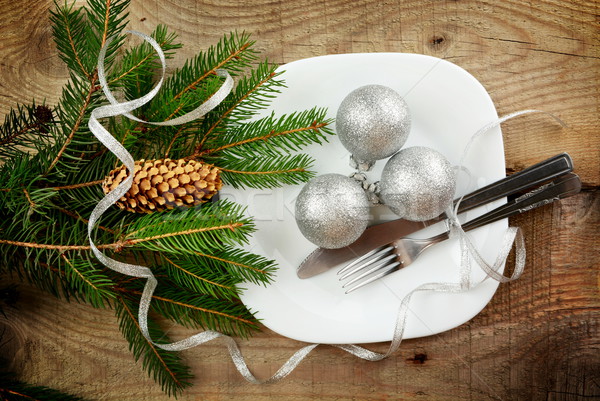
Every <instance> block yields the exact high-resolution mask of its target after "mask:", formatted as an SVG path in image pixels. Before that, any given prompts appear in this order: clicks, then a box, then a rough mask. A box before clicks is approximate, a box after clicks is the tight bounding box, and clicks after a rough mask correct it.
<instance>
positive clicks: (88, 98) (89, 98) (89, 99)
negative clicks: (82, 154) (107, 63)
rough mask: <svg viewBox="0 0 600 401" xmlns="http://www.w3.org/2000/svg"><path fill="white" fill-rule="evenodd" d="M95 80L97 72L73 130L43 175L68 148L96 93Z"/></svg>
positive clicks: (91, 81)
mask: <svg viewBox="0 0 600 401" xmlns="http://www.w3.org/2000/svg"><path fill="white" fill-rule="evenodd" d="M97 79H98V72H94V74H93V76H92V78H91V79H90V83H91V85H90V89H89V91H88V93H87V96H86V98H85V101H84V102H83V105H82V106H81V109H80V110H79V115H78V116H77V120H76V121H75V124H74V125H73V128H71V132H70V133H69V136H68V137H67V139H66V141H65V143H64V144H63V146H62V147H61V148H60V150H59V151H58V154H57V155H56V157H55V158H54V160H53V161H52V163H50V167H48V170H47V171H46V173H45V174H44V175H48V173H49V172H50V170H52V169H53V168H54V166H55V165H56V163H58V161H59V160H60V158H61V157H62V155H63V153H64V152H65V150H67V146H69V144H70V143H71V140H72V139H73V137H74V136H75V133H76V132H77V130H78V129H79V126H80V125H81V122H82V121H83V117H84V116H85V112H86V110H87V108H88V106H89V105H90V102H91V100H92V94H93V93H94V92H95V91H96V85H95V84H94V83H95V82H96V80H97Z"/></svg>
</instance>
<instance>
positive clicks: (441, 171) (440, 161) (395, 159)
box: [379, 146, 456, 221]
mask: <svg viewBox="0 0 600 401" xmlns="http://www.w3.org/2000/svg"><path fill="white" fill-rule="evenodd" d="M455 185H456V177H455V174H454V171H453V169H452V166H451V165H450V163H449V162H448V160H446V158H445V157H444V156H443V155H442V154H441V153H439V152H437V151H435V150H433V149H430V148H427V147H423V146H415V147H410V148H405V149H402V150H401V151H400V152H398V153H396V154H395V155H394V156H392V157H391V158H390V160H388V162H387V164H386V165H385V167H384V168H383V172H382V174H381V181H380V182H379V187H380V192H379V196H380V198H381V201H382V202H383V203H384V204H385V205H387V206H388V207H389V208H390V209H391V210H392V211H393V212H394V213H396V214H397V215H399V216H400V217H402V218H404V219H407V220H413V221H424V220H429V219H432V218H434V217H437V216H439V215H440V214H442V213H443V212H444V211H445V210H446V208H447V207H448V206H449V205H450V203H451V202H452V199H453V198H454V189H455Z"/></svg>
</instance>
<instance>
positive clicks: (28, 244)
mask: <svg viewBox="0 0 600 401" xmlns="http://www.w3.org/2000/svg"><path fill="white" fill-rule="evenodd" d="M241 226H243V223H234V224H225V225H222V226H216V227H206V228H196V229H191V230H185V231H177V232H173V233H167V234H160V235H155V236H152V237H146V238H136V239H129V240H126V241H117V242H113V243H111V244H100V245H96V248H98V249H114V250H116V251H118V250H120V249H123V248H125V247H127V246H131V245H136V244H139V243H142V242H148V241H155V240H157V239H163V238H169V237H175V236H178V235H189V234H195V233H199V232H205V231H213V230H222V229H230V230H232V231H233V230H235V229H236V228H237V227H241ZM0 244H6V245H14V246H22V247H25V248H36V249H48V250H50V249H52V250H57V251H87V250H90V249H91V246H90V245H54V244H38V243H36V242H21V241H11V240H7V239H0Z"/></svg>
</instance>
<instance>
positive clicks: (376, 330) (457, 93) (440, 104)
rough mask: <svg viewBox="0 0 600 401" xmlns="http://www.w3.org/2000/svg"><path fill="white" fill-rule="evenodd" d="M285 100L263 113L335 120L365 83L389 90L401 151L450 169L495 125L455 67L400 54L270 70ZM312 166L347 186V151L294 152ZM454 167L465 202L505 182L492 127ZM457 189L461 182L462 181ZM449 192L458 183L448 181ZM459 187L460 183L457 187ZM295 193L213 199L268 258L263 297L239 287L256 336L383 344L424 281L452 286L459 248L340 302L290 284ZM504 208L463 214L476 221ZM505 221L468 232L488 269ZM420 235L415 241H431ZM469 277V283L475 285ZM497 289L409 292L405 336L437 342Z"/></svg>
mask: <svg viewBox="0 0 600 401" xmlns="http://www.w3.org/2000/svg"><path fill="white" fill-rule="evenodd" d="M280 70H284V71H285V72H284V74H283V75H282V78H283V79H284V80H285V82H286V85H287V86H288V88H287V89H284V90H283V91H282V93H281V94H280V95H278V96H277V98H276V99H274V100H273V103H272V105H271V108H270V109H269V110H266V111H265V113H266V114H267V113H271V112H275V114H277V115H281V114H284V113H291V112H294V111H301V110H305V109H309V108H312V107H314V106H320V107H327V108H328V116H329V117H332V118H333V117H335V114H336V112H337V108H338V106H339V104H340V103H341V101H342V99H344V97H345V96H346V95H347V94H348V93H350V92H351V91H352V90H354V89H356V88H358V87H360V86H362V85H367V84H380V85H385V86H388V87H391V88H392V89H395V90H396V91H397V92H398V93H400V94H401V95H402V96H403V97H404V98H405V99H406V101H407V103H408V105H409V107H410V110H411V115H412V128H411V133H410V135H409V139H408V141H407V143H406V145H405V146H414V145H423V146H429V147H431V148H434V149H436V150H438V151H440V152H441V153H442V154H444V155H445V156H446V158H447V159H448V160H449V161H450V162H451V163H452V164H453V165H457V164H458V163H459V160H460V158H461V156H462V154H463V151H464V148H465V146H466V144H467V143H468V142H469V140H470V138H471V136H472V135H473V134H474V133H475V132H476V131H477V130H478V129H479V128H481V127H482V126H484V125H485V124H487V123H489V122H491V121H495V120H496V119H497V118H498V116H497V114H496V109H495V107H494V104H493V103H492V100H491V99H490V97H489V95H488V93H487V91H486V90H485V89H484V88H483V86H482V85H481V84H480V83H479V82H478V81H477V80H476V79H475V78H474V77H473V76H471V75H470V74H469V73H467V72H466V71H465V70H463V69H461V68H460V67H458V66H456V65H454V64H452V63H450V62H447V61H445V60H442V59H438V58H434V57H430V56H424V55H418V54H404V53H373V54H345V55H331V56H323V57H316V58H310V59H305V60H299V61H295V62H292V63H289V64H287V65H284V66H282V67H281V68H280ZM305 152H306V153H309V154H311V155H312V156H313V157H314V158H315V159H316V162H315V165H314V169H315V171H316V172H317V173H318V174H324V173H340V174H345V175H349V174H350V173H352V171H353V170H352V169H351V168H350V166H349V163H348V161H349V160H348V158H349V153H348V151H347V150H346V149H345V148H344V147H343V146H342V145H341V144H340V142H339V140H338V139H337V138H336V137H331V138H330V142H329V143H328V144H325V145H323V146H310V147H308V148H307V149H306V150H305ZM384 165H385V160H381V161H379V162H377V165H376V166H375V168H374V170H373V171H371V172H370V173H369V179H370V181H371V182H374V181H377V180H378V179H379V176H380V175H379V174H380V173H381V170H382V168H383V166H384ZM464 166H465V167H466V168H467V169H468V170H469V171H470V173H471V180H470V181H469V183H466V182H465V183H462V184H461V185H460V186H459V189H457V193H458V194H460V193H464V192H466V191H467V190H472V189H475V188H477V187H481V186H483V185H486V184H489V183H490V182H493V181H496V180H498V179H500V178H502V177H504V175H505V166H504V149H503V144H502V134H501V131H500V128H494V129H491V130H490V131H488V132H487V134H486V135H485V136H483V137H481V138H478V139H477V140H476V141H475V142H474V143H473V145H472V147H471V149H470V151H469V153H468V156H467V157H466V159H465V162H464ZM463 178H464V177H463ZM459 181H460V180H459ZM462 181H467V180H465V179H463V180H462ZM300 189H301V186H300V185H298V186H286V187H283V188H278V189H275V190H253V189H246V190H235V189H233V188H231V187H225V188H223V189H222V191H221V194H222V196H224V197H226V198H229V199H232V200H235V201H236V202H239V203H241V204H245V205H247V206H248V213H249V214H250V215H252V216H254V218H255V220H256V225H257V229H258V230H257V232H256V233H255V234H254V236H253V239H252V242H251V244H250V246H249V247H248V248H247V249H249V250H251V251H252V252H255V253H258V254H262V255H264V256H266V257H269V258H272V259H274V260H276V261H277V263H278V264H279V271H278V272H277V274H276V277H275V281H274V282H273V283H272V284H270V285H268V286H266V287H265V286H257V285H253V284H246V288H247V290H246V291H245V292H244V293H243V295H242V301H243V302H244V303H245V304H246V305H247V306H248V308H250V309H251V310H252V311H255V312H256V316H257V317H258V318H259V319H261V320H262V323H264V325H265V326H267V327H268V328H270V329H272V330H273V331H275V332H277V333H279V334H281V335H283V336H286V337H290V338H293V339H297V340H301V341H306V342H318V343H367V342H379V341H389V340H391V338H392V335H393V332H394V325H395V322H396V315H397V313H398V308H399V306H400V301H401V300H402V298H403V297H404V296H405V295H406V294H407V293H409V292H410V291H411V290H413V289H414V288H416V287H417V286H419V285H421V284H424V283H429V282H453V283H456V282H459V261H460V258H459V246H458V241H456V240H449V241H446V242H445V243H442V244H439V245H436V246H435V247H433V248H430V249H429V250H428V251H427V252H425V253H424V254H423V255H422V256H421V257H420V258H419V259H418V260H417V261H416V262H415V263H414V264H412V265H411V266H409V267H407V268H405V269H403V270H401V271H399V272H397V273H395V274H392V275H390V276H387V277H386V278H384V279H383V280H379V281H378V282H375V283H373V284H371V285H368V286H366V287H363V288H362V289H360V290H358V291H355V292H353V293H351V294H348V295H346V294H344V291H343V290H342V288H341V284H340V282H339V281H338V280H337V276H336V274H335V271H333V270H332V271H329V272H327V273H324V274H321V275H319V276H316V277H313V278H311V279H307V280H301V279H299V278H298V277H297V276H296V268H297V267H298V266H299V264H300V263H301V262H302V260H303V259H304V258H305V257H306V256H307V255H308V254H309V253H310V252H312V251H313V250H314V249H315V246H314V245H313V244H312V243H310V242H309V241H308V240H306V239H305V238H304V237H303V236H302V234H301V233H300V231H299V230H298V228H297V226H296V222H295V219H294V202H295V199H296V196H297V195H298V193H299V192H300ZM503 202H504V201H503V200H500V201H497V202H495V203H494V204H492V205H490V206H487V207H482V208H479V209H477V210H475V211H473V212H470V213H468V214H467V217H468V218H472V217H474V216H477V215H480V214H482V213H484V212H485V211H487V210H490V209H491V208H492V207H495V206H497V205H498V204H501V203H503ZM376 209H378V210H375V215H377V216H378V217H377V218H378V220H380V221H381V220H392V219H395V218H397V217H396V216H394V215H393V214H392V213H391V212H390V211H389V210H388V209H387V208H385V207H383V206H379V207H378V208H376ZM506 227H507V221H506V220H503V221H500V222H497V223H494V224H492V225H489V226H486V227H482V228H480V229H477V230H474V231H472V232H471V234H470V235H471V237H472V239H473V241H474V242H475V244H476V245H477V246H478V247H479V249H480V251H481V253H482V255H483V256H484V257H486V258H487V259H488V260H493V259H494V257H495V254H496V251H497V247H498V244H499V243H500V241H501V238H502V235H503V233H504V229H505V228H506ZM442 228H443V227H442V226H441V225H437V226H435V227H430V228H428V229H427V230H426V232H420V233H419V235H420V236H422V237H426V236H429V235H431V234H433V233H435V232H439V231H440V229H442ZM483 277H484V274H483V272H481V271H480V270H479V269H478V268H474V269H473V271H472V272H471V278H472V280H474V281H475V280H477V281H479V280H481V279H483ZM497 286H498V283H497V282H495V281H493V280H486V281H484V282H483V284H481V285H479V286H477V287H476V288H474V289H472V290H470V291H468V292H465V293H460V294H450V293H434V292H419V293H416V294H415V295H414V296H413V297H412V299H411V302H410V305H409V314H408V318H407V322H406V327H405V332H404V334H405V335H404V337H405V338H414V337H422V336H427V335H431V334H436V333H439V332H442V331H445V330H449V329H451V328H454V327H457V326H459V325H461V324H463V323H465V322H466V321H468V320H469V319H471V318H472V317H473V316H475V315H476V314H477V313H479V312H480V311H481V310H482V309H483V307H484V306H485V305H486V304H487V303H488V302H489V300H490V299H491V297H492V296H493V294H494V292H495V291H496V288H497Z"/></svg>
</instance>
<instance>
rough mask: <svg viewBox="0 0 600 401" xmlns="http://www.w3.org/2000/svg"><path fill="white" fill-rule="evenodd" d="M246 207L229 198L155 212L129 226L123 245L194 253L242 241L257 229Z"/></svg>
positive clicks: (177, 252)
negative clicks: (193, 206) (246, 211)
mask: <svg viewBox="0 0 600 401" xmlns="http://www.w3.org/2000/svg"><path fill="white" fill-rule="evenodd" d="M243 212H244V208H243V207H242V206H240V205H238V204H235V203H233V202H230V201H227V200H221V201H219V202H216V203H210V204H205V205H204V206H203V207H195V208H187V209H183V210H174V211H170V212H167V213H164V212H155V213H151V214H147V215H145V216H142V217H140V218H138V219H137V220H136V221H135V222H134V223H133V224H131V225H130V226H128V227H127V233H126V234H125V236H124V240H123V244H124V245H125V246H126V247H128V248H132V249H140V250H144V249H145V250H148V251H158V252H166V253H174V254H181V253H183V254H192V255H193V254H194V253H195V252H198V251H200V250H206V249H210V250H214V249H220V248H222V247H223V246H224V245H235V244H243V243H246V242H247V237H248V236H249V235H250V234H251V233H252V232H253V231H254V223H253V221H252V220H251V219H250V218H248V217H245V216H244V215H243Z"/></svg>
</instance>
